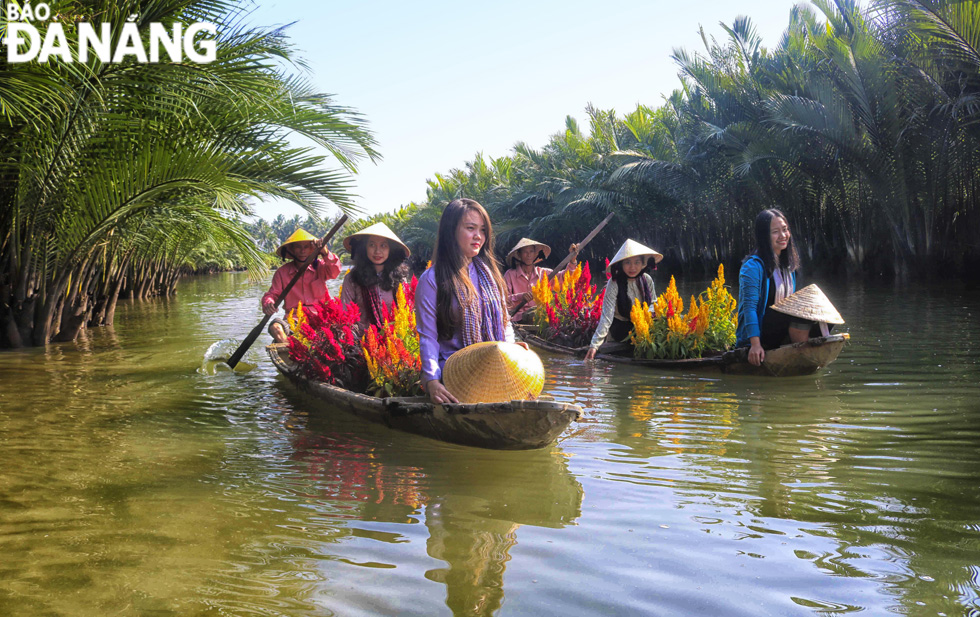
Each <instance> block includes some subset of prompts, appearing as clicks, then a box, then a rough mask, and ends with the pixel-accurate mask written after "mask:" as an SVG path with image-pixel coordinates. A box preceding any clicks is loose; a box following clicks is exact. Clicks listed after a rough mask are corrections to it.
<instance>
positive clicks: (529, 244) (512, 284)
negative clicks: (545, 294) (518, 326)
mask: <svg viewBox="0 0 980 617" xmlns="http://www.w3.org/2000/svg"><path fill="white" fill-rule="evenodd" d="M576 248H577V247H576V245H574V244H573V245H572V246H571V248H570V249H569V250H568V252H569V253H573V256H572V259H571V261H569V263H568V266H566V268H565V269H566V270H568V269H571V268H574V267H575V266H576V264H577V263H578V262H577V261H576V260H575V256H574V253H576V252H577V251H576V250H575V249H576ZM549 255H551V247H550V246H548V245H547V244H545V243H544V242H538V241H536V240H531V239H530V238H521V239H520V241H519V242H518V243H517V244H515V245H514V248H512V249H510V252H509V253H507V258H506V259H504V263H506V264H507V265H509V266H510V269H508V270H507V271H506V272H504V284H505V285H507V310H508V311H511V312H513V311H514V309H515V308H517V306H518V305H519V304H521V302H526V304H525V305H524V306H523V307H521V310H520V311H518V312H517V313H514V314H513V315H511V319H513V320H514V321H515V322H517V321H520V320H521V318H523V317H524V315H527V314H529V313H530V311H531V309H533V308H534V307H535V306H536V304H535V302H534V296H533V295H532V294H531V289H532V288H533V287H534V285H535V283H537V282H538V281H539V280H540V279H541V277H543V276H548V275H549V274H551V272H552V270H551V268H542V267H541V266H539V265H537V263H538V262H540V261H544V260H545V259H548V256H549Z"/></svg>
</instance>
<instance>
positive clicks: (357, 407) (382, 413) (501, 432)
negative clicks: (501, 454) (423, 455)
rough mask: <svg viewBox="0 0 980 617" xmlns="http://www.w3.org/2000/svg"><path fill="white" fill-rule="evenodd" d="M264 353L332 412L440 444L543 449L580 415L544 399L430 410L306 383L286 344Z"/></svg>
mask: <svg viewBox="0 0 980 617" xmlns="http://www.w3.org/2000/svg"><path fill="white" fill-rule="evenodd" d="M266 349H267V351H268V353H269V357H270V358H272V362H273V364H275V365H276V368H277V369H279V372H280V373H282V374H283V375H284V376H285V377H286V378H288V379H289V380H290V381H291V382H293V383H294V384H296V386H298V387H299V388H300V389H302V390H304V391H306V392H308V393H309V394H310V395H312V396H314V397H316V398H318V399H320V400H322V401H324V402H326V403H328V404H329V405H330V406H331V407H334V408H337V409H340V410H341V411H344V412H347V413H349V414H351V415H354V416H357V417H359V418H363V419H364V420H367V421H369V422H375V423H377V424H383V425H385V426H387V427H389V428H393V429H395V430H399V431H404V432H407V433H413V434H416V435H422V436H424V437H429V438H432V439H437V440H439V441H445V442H449V443H454V444H459V445H464V446H474V447H477V448H489V449H493V450H532V449H535V448H543V447H546V446H548V445H549V444H551V443H553V442H554V441H555V440H556V439H557V438H558V436H559V435H561V433H562V432H563V431H564V430H565V429H566V428H567V427H568V425H569V424H570V423H571V422H572V421H574V420H577V419H578V418H579V416H580V415H581V413H582V410H581V408H580V407H579V406H577V405H573V404H570V403H557V402H554V401H549V400H543V399H536V400H530V401H509V402H506V403H478V404H473V405H463V404H460V405H433V404H432V403H430V402H429V400H428V399H427V398H425V397H405V398H397V397H392V398H377V397H373V396H368V395H366V394H359V393H357V392H351V391H349V390H344V389H343V388H338V387H336V386H332V385H329V384H325V383H322V382H317V381H313V380H310V379H307V378H306V377H305V376H303V375H302V374H300V373H299V372H298V371H297V370H296V364H295V363H294V362H293V361H292V360H291V359H290V358H289V352H288V350H287V348H286V346H285V345H278V344H275V345H270V346H269V347H267V348H266Z"/></svg>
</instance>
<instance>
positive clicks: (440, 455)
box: [290, 392, 583, 615]
mask: <svg viewBox="0 0 980 617" xmlns="http://www.w3.org/2000/svg"><path fill="white" fill-rule="evenodd" d="M290 398H292V399H293V400H294V401H302V402H301V403H300V404H299V405H297V407H298V408H305V409H310V410H311V411H310V412H309V414H294V415H293V418H292V419H291V420H290V429H291V430H292V431H295V433H294V436H293V438H292V444H293V446H294V447H295V451H294V453H293V455H292V458H293V460H297V461H303V462H304V463H305V464H306V466H305V469H306V471H307V473H308V474H309V476H310V479H311V480H313V481H315V482H316V484H317V486H318V487H320V494H319V495H318V497H321V498H324V499H327V500H329V501H331V502H337V501H340V502H346V503H348V504H349V507H350V508H351V512H350V518H351V519H354V520H358V521H373V522H384V523H400V524H413V523H416V522H418V521H422V522H423V523H424V525H425V528H426V529H427V532H428V538H427V539H426V540H425V546H426V552H427V553H428V555H429V556H430V557H431V558H432V559H434V560H438V562H440V563H441V565H438V566H435V567H430V568H428V569H427V570H426V572H425V574H424V576H425V578H426V579H428V580H429V581H433V582H435V583H438V584H440V585H442V586H444V587H445V604H446V606H448V607H449V608H450V609H451V610H452V612H453V614H454V615H492V614H495V613H496V611H497V610H498V609H499V608H500V606H501V603H502V601H503V598H504V595H505V591H504V587H505V586H504V574H505V572H506V569H507V564H508V562H509V561H510V560H511V558H512V556H511V549H512V548H513V547H514V546H515V545H517V544H518V543H519V541H520V535H521V533H520V529H521V527H522V526H526V525H531V526H536V527H547V528H561V527H563V526H565V525H569V524H573V523H574V522H575V520H576V519H577V518H578V517H579V516H580V515H581V506H582V498H583V490H582V486H581V484H579V482H578V481H577V480H576V479H575V478H574V477H573V476H572V474H571V473H570V472H569V469H568V464H567V460H566V457H565V455H564V454H563V453H562V452H561V451H560V450H558V449H548V450H541V451H531V452H517V453H514V452H506V453H500V452H493V451H483V450H476V449H472V448H461V447H456V446H450V445H446V444H440V443H437V442H433V441H431V440H427V439H425V438H422V437H417V436H413V435H406V434H402V433H394V432H393V431H388V430H387V429H381V430H380V432H379V437H380V439H379V440H378V441H376V442H375V441H371V440H364V439H358V438H355V437H353V436H352V435H350V434H346V433H344V432H343V431H338V420H340V421H341V422H342V421H343V419H342V418H338V417H337V416H338V415H339V413H340V412H338V411H336V410H332V409H329V408H327V406H325V405H323V404H322V403H320V402H318V401H314V400H312V399H310V398H309V397H306V396H305V395H303V394H301V393H298V392H297V393H292V394H291V396H290ZM389 433H390V434H389ZM392 441H394V442H395V443H392ZM433 453H435V454H436V455H435V456H433ZM346 606H347V607H348V608H350V606H349V605H346ZM419 614H426V613H425V612H424V611H422V612H420V613H419Z"/></svg>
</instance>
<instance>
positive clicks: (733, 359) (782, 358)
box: [521, 330, 850, 377]
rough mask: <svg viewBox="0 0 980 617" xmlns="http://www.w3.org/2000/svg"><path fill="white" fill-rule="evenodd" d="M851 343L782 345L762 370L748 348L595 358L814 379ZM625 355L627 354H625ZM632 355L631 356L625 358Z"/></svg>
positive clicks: (532, 341) (607, 348) (550, 346)
mask: <svg viewBox="0 0 980 617" xmlns="http://www.w3.org/2000/svg"><path fill="white" fill-rule="evenodd" d="M521 337H522V338H523V339H524V341H525V342H527V344H528V345H531V346H533V347H537V348H538V349H543V350H545V351H550V352H552V353H557V354H564V355H569V356H580V357H581V356H584V355H585V352H586V351H588V349H589V348H588V347H574V348H573V347H565V346H563V345H556V344H555V343H551V342H549V341H546V340H544V339H542V338H540V337H538V336H537V335H536V334H533V333H532V332H531V331H530V330H522V331H521ZM849 339H850V335H849V334H846V333H845V334H832V335H830V336H821V337H817V338H811V339H808V340H806V341H803V342H802V343H794V344H792V345H783V346H782V347H779V348H777V349H770V350H767V351H766V359H765V361H764V362H763V363H762V366H754V365H752V364H750V363H749V360H748V353H749V350H748V348H747V347H743V348H740V349H733V350H731V351H726V352H724V353H722V354H718V355H714V356H708V357H704V358H690V359H686V360H647V359H641V358H634V357H633V356H632V354H630V353H629V352H628V351H625V349H624V348H625V347H628V346H625V345H623V344H621V343H607V344H606V345H603V346H602V347H600V348H599V353H597V354H596V356H595V357H596V358H598V359H600V360H606V361H608V362H620V363H623V364H632V365H635V366H645V367H649V368H657V369H670V370H678V369H679V370H715V371H721V372H722V373H729V374H733V375H766V376H772V377H795V376H798V375H812V374H814V373H816V372H817V371H819V370H820V369H822V368H823V367H825V366H827V365H828V364H830V363H831V362H833V361H834V360H836V359H837V356H838V355H839V354H840V352H841V349H843V348H844V345H845V343H847V341H848V340H849ZM624 352H625V353H624ZM626 354H629V355H626Z"/></svg>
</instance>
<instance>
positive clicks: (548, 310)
mask: <svg viewBox="0 0 980 617" xmlns="http://www.w3.org/2000/svg"><path fill="white" fill-rule="evenodd" d="M531 293H532V294H533V295H534V300H535V301H536V302H537V304H538V306H537V308H536V309H535V311H534V322H535V324H536V325H537V326H538V332H539V334H540V335H541V337H542V338H544V339H547V340H549V341H554V342H556V343H558V344H560V345H565V346H566V347H581V346H583V345H588V344H589V341H590V340H591V338H592V333H593V332H595V329H596V327H597V326H598V325H599V316H600V315H601V314H602V298H603V295H604V294H605V289H603V290H602V291H600V292H599V293H598V294H597V293H596V286H595V285H593V284H592V274H591V272H589V264H588V263H585V264H584V265H583V264H582V263H579V265H578V266H577V267H576V268H575V269H574V270H572V271H571V272H569V271H566V272H565V273H564V275H558V276H556V277H555V278H554V279H552V280H548V277H546V276H542V277H541V278H540V279H538V282H537V283H535V284H534V287H533V288H532V289H531Z"/></svg>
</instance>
